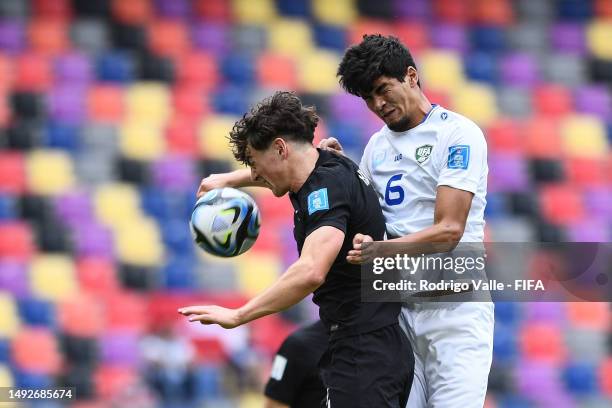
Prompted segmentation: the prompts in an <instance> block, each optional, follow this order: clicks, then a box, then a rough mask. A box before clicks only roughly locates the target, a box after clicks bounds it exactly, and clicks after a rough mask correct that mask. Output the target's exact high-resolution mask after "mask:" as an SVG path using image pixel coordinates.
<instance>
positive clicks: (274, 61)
mask: <svg viewBox="0 0 612 408" xmlns="http://www.w3.org/2000/svg"><path fill="white" fill-rule="evenodd" d="M257 82H258V83H259V84H260V85H261V86H262V87H268V88H282V89H292V90H298V81H297V72H296V66H295V61H294V60H293V58H291V57H288V56H284V55H278V54H273V53H262V54H261V55H260V56H259V58H258V59H257Z"/></svg>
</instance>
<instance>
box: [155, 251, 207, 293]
mask: <svg viewBox="0 0 612 408" xmlns="http://www.w3.org/2000/svg"><path fill="white" fill-rule="evenodd" d="M195 264H196V262H195V260H194V259H189V258H186V257H174V258H171V259H169V260H168V262H167V263H166V265H165V266H164V268H163V270H162V285H163V287H164V288H166V289H168V290H171V291H177V290H182V291H194V290H196V289H197V287H198V286H197V283H196V279H195V274H194V269H195V268H194V265H195Z"/></svg>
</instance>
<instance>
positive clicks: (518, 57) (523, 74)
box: [499, 53, 540, 87]
mask: <svg viewBox="0 0 612 408" xmlns="http://www.w3.org/2000/svg"><path fill="white" fill-rule="evenodd" d="M499 72H500V77H501V80H502V81H503V82H504V83H505V84H507V85H508V86H525V87H532V86H534V85H536V84H537V83H538V82H539V80H540V75H539V72H538V63H537V61H536V60H535V59H534V58H533V57H532V56H531V55H529V54H527V53H508V54H506V55H505V56H503V57H501V59H500V66H499Z"/></svg>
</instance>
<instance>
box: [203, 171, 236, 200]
mask: <svg viewBox="0 0 612 408" xmlns="http://www.w3.org/2000/svg"><path fill="white" fill-rule="evenodd" d="M223 187H230V185H229V176H228V174H227V173H221V174H211V175H210V176H208V177H205V178H203V179H202V181H201V182H200V188H198V192H197V193H196V197H198V198H200V197H202V196H203V195H204V194H206V193H208V192H209V191H210V190H214V189H215V188H223Z"/></svg>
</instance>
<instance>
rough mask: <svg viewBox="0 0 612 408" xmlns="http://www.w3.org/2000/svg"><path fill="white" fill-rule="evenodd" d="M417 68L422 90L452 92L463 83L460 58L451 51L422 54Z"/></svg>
mask: <svg viewBox="0 0 612 408" xmlns="http://www.w3.org/2000/svg"><path fill="white" fill-rule="evenodd" d="M417 68H418V71H419V73H420V80H421V85H422V86H423V87H424V88H428V89H436V90H442V91H452V90H454V89H456V88H458V87H459V86H461V85H462V84H463V82H464V76H463V65H462V63H461V58H459V56H458V55H457V54H456V53H454V52H451V51H432V52H427V53H424V54H423V56H422V57H421V59H420V61H419V62H418V63H417Z"/></svg>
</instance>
